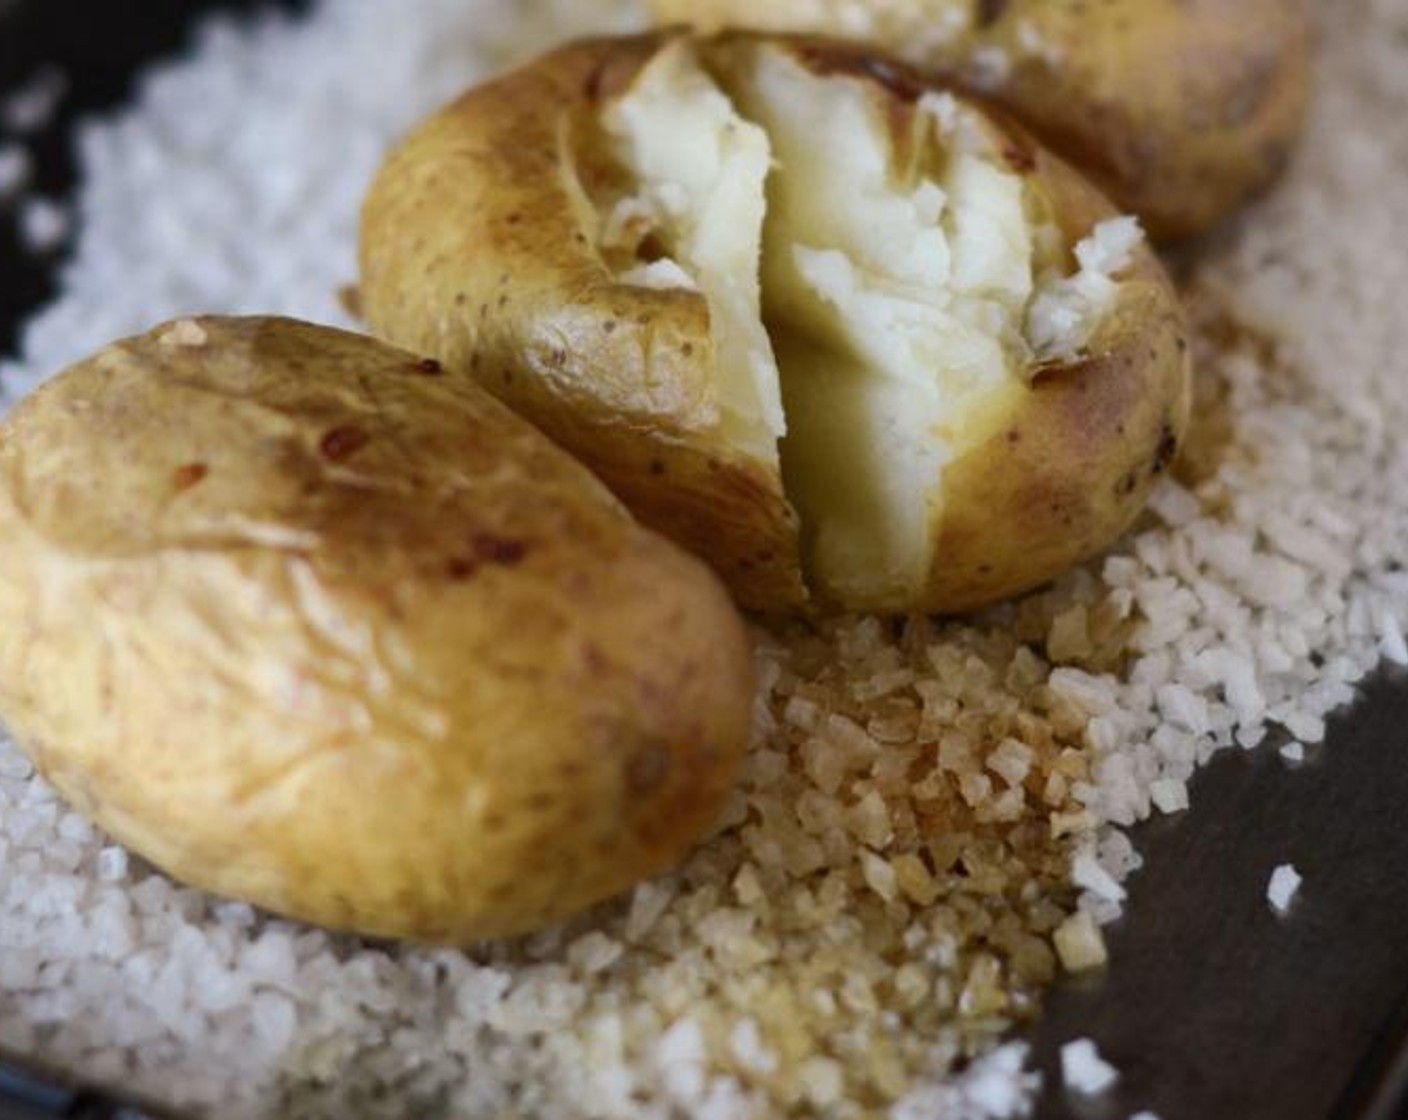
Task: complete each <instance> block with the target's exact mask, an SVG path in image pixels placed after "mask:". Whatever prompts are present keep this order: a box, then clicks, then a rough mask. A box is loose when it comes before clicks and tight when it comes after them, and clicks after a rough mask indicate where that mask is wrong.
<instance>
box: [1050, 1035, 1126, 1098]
mask: <svg viewBox="0 0 1408 1120" xmlns="http://www.w3.org/2000/svg"><path fill="white" fill-rule="evenodd" d="M1061 1079H1062V1080H1063V1081H1064V1082H1065V1083H1066V1088H1068V1089H1072V1090H1074V1091H1075V1092H1077V1093H1081V1094H1084V1095H1086V1096H1092V1097H1093V1096H1099V1095H1100V1094H1101V1093H1103V1092H1105V1091H1106V1090H1108V1089H1109V1088H1110V1087H1111V1086H1113V1085H1114V1084H1115V1082H1116V1081H1118V1080H1119V1079H1120V1074H1119V1070H1117V1069H1115V1067H1114V1066H1112V1065H1110V1063H1109V1062H1107V1061H1105V1059H1104V1058H1102V1057H1101V1056H1100V1051H1099V1050H1098V1049H1096V1046H1095V1043H1094V1042H1092V1041H1091V1040H1090V1039H1088V1038H1082V1039H1078V1040H1076V1041H1075V1042H1068V1043H1066V1045H1065V1046H1063V1047H1061Z"/></svg>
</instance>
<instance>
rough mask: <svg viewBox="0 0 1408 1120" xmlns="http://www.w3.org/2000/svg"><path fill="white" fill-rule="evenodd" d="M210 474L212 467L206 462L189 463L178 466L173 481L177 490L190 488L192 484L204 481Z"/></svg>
mask: <svg viewBox="0 0 1408 1120" xmlns="http://www.w3.org/2000/svg"><path fill="white" fill-rule="evenodd" d="M209 474H210V468H209V467H207V466H206V465H205V464H204V463H187V464H186V465H185V466H184V467H177V468H176V473H175V474H174V475H173V476H172V480H171V481H172V484H173V485H174V486H175V487H176V489H177V490H189V489H190V488H191V487H192V486H198V485H200V483H202V482H204V481H205V478H206V476H207V475H209Z"/></svg>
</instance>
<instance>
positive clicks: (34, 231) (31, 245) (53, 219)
mask: <svg viewBox="0 0 1408 1120" xmlns="http://www.w3.org/2000/svg"><path fill="white" fill-rule="evenodd" d="M71 229H72V222H71V220H70V218H69V215H68V211H67V210H65V209H64V208H63V206H61V205H60V204H59V203H57V202H54V201H53V200H52V199H48V198H30V199H27V200H26V201H25V203H24V204H23V205H22V206H21V207H20V240H21V242H22V243H23V244H24V247H25V248H26V249H28V250H29V251H30V252H31V253H52V252H53V251H54V250H55V249H57V248H59V246H61V245H62V244H63V243H64V242H65V241H67V240H68V236H69V233H70V231H71Z"/></svg>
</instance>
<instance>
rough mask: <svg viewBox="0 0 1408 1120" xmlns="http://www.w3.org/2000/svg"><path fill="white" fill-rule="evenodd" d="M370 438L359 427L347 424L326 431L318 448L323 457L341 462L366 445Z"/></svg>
mask: <svg viewBox="0 0 1408 1120" xmlns="http://www.w3.org/2000/svg"><path fill="white" fill-rule="evenodd" d="M371 439H372V437H371V436H369V435H368V434H367V433H366V432H365V431H363V430H362V429H361V428H358V427H355V426H354V425H351V424H347V425H344V426H343V427H340V428H334V429H333V430H332V431H330V432H328V434H327V435H325V436H324V437H323V441H322V443H320V444H319V445H318V450H319V451H321V452H322V454H323V458H325V459H329V460H331V461H332V462H334V463H343V462H346V461H347V460H348V459H350V458H352V456H353V455H355V454H357V452H359V451H361V450H362V448H364V447H366V446H367V444H369V443H370V442H371Z"/></svg>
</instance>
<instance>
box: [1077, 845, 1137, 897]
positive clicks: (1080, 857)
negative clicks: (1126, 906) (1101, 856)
mask: <svg viewBox="0 0 1408 1120" xmlns="http://www.w3.org/2000/svg"><path fill="white" fill-rule="evenodd" d="M1071 881H1072V882H1074V883H1075V885H1076V886H1078V887H1082V888H1084V889H1085V890H1087V891H1089V892H1090V893H1091V894H1093V895H1095V896H1096V897H1097V898H1102V899H1105V900H1106V901H1108V902H1123V901H1124V900H1125V889H1124V888H1123V887H1122V886H1120V884H1119V883H1118V882H1116V880H1115V878H1114V877H1113V876H1112V875H1111V874H1110V873H1109V872H1108V871H1106V870H1105V868H1104V867H1102V866H1101V865H1100V861H1099V860H1098V859H1096V857H1095V853H1094V852H1091V851H1089V850H1085V851H1081V852H1078V853H1076V856H1075V858H1074V859H1073V860H1072V861H1071Z"/></svg>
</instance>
